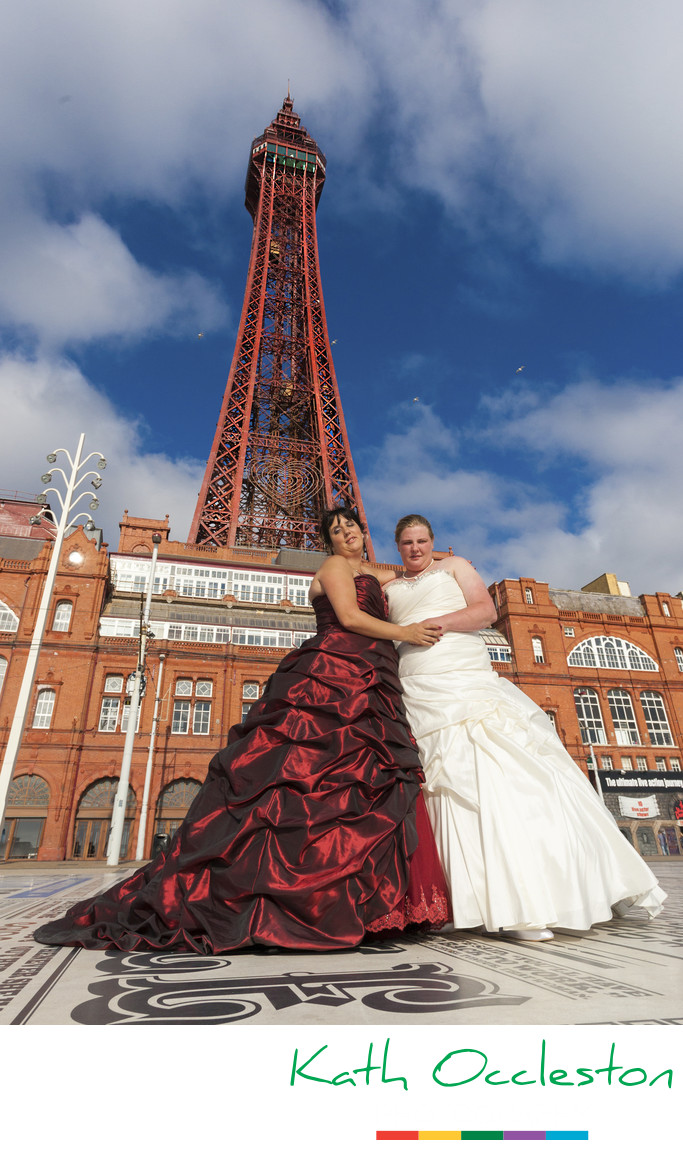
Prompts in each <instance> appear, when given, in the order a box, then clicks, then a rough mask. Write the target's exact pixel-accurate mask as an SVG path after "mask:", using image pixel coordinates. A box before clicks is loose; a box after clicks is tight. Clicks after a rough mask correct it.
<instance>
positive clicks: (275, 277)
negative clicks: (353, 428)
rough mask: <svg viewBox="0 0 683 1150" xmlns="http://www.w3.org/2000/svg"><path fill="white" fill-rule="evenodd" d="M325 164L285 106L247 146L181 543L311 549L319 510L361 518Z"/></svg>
mask: <svg viewBox="0 0 683 1150" xmlns="http://www.w3.org/2000/svg"><path fill="white" fill-rule="evenodd" d="M325 163H326V161H325V156H324V155H323V153H322V152H321V150H320V148H319V147H318V145H317V144H316V142H315V140H314V139H313V138H312V137H311V136H310V135H309V134H308V132H307V131H306V129H305V128H304V127H302V126H301V121H300V118H299V116H297V115H296V114H295V113H294V111H293V103H292V100H291V99H290V97H289V95H288V96H287V98H286V99H285V100H284V102H283V105H282V108H281V110H280V111H279V112H278V114H277V115H276V117H275V119H274V120H273V122H272V123H271V124H270V125H269V127H267V128H266V130H265V131H264V132H263V134H262V135H261V136H257V138H256V139H255V140H254V141H253V143H252V146H251V156H250V159H249V167H248V171H247V180H246V199H245V203H246V207H247V209H248V211H249V213H250V214H251V216H252V218H253V220H254V234H253V239H252V246H251V255H250V259H249V270H248V274H247V286H246V290H245V294H244V304H243V307H242V316H241V319H240V326H239V331H238V334H237V341H236V345H235V352H234V356H233V360H232V365H231V367H230V374H229V376H228V383H227V387H226V390H225V396H224V399H223V406H222V408H221V412H220V416H219V419H218V426H217V429H216V435H215V438H214V442H213V446H212V449H211V454H210V456H209V460H208V463H207V467H206V472H205V476H204V482H203V484H202V489H201V491H200V493H199V498H198V501H197V507H196V511H195V515H194V519H193V522H192V527H191V529H190V535H189V539H188V542H190V543H195V544H199V545H205V546H216V547H220V546H226V545H227V546H246V547H249V546H250V547H264V548H271V549H273V548H274V549H278V548H282V547H288V548H296V549H298V550H309V549H312V550H318V549H319V548H320V539H319V535H318V522H319V518H320V514H321V512H322V510H323V509H324V508H325V507H329V506H332V505H334V504H337V503H346V504H349V505H351V506H352V507H355V508H356V509H357V510H358V512H359V513H360V515H361V518H364V513H363V507H362V504H361V498H360V492H359V490H358V480H357V478H356V473H355V470H354V467H353V461H352V459H351V452H350V449H349V443H348V437H347V434H346V427H345V424H344V415H343V412H342V406H341V400H340V397H339V389H338V387H337V380H336V377H335V372H334V365H333V363H332V352H331V348H330V339H329V335H328V331H327V321H326V318H325V308H324V304H323V294H322V286H321V280H320V263H319V258H318V242H317V233H316V208H317V205H318V201H319V199H320V194H321V192H322V189H323V184H324V182H325ZM367 546H368V553H369V556H370V558H373V555H372V544H371V543H370V541H369V540H368V545H367Z"/></svg>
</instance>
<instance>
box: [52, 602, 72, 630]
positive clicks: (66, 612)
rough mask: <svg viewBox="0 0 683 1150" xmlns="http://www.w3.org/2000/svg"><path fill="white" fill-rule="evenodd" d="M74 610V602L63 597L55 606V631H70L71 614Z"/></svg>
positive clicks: (53, 628)
mask: <svg viewBox="0 0 683 1150" xmlns="http://www.w3.org/2000/svg"><path fill="white" fill-rule="evenodd" d="M72 612H73V603H71V602H70V601H69V600H68V599H61V600H60V601H59V603H58V604H57V606H56V607H55V615H54V619H53V620H52V630H53V631H68V630H69V624H70V623H71V614H72Z"/></svg>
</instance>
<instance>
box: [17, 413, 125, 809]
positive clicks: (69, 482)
mask: <svg viewBox="0 0 683 1150" xmlns="http://www.w3.org/2000/svg"><path fill="white" fill-rule="evenodd" d="M84 443H85V433H84V434H83V435H81V437H80V439H79V441H78V447H77V448H76V453H75V455H74V457H73V459H72V458H71V455H70V454H69V452H68V451H67V450H66V448H65V447H58V448H57V449H56V450H55V451H51V452H50V454H49V455H48V457H47V461H48V463H49V464H55V463H56V462H57V456H58V455H59V454H60V452H61V453H63V454H64V455H65V456H66V460H67V463H68V468H70V469H71V470H70V471H69V470H68V468H67V470H66V471H65V470H64V469H63V468H61V467H54V466H53V467H52V468H51V470H50V471H47V472H46V473H45V475H43V476H42V477H41V478H42V481H43V483H51V482H52V479H53V476H54V474H59V475H60V476H61V477H62V479H63V481H64V483H65V485H66V491H65V493H64V495H62V492H61V491H60V490H59V489H58V488H57V487H47V488H46V489H45V490H44V491H43V493H42V494H41V495H39V496H38V497H37V502H38V503H47V496H48V492H52V493H54V495H56V497H57V500H58V501H59V505H60V507H61V514H60V516H59V521H56V520H55V517H54V514H53V512H52V511H51V510H50V509H45V510H44V511H43V512H41V513H40V515H32V516H31V519H30V520H29V522H30V523H31V524H32V525H34V526H35V525H37V524H39V523H42V522H45V521H46V516H47V515H50V516H51V518H52V522H53V524H54V526H55V527H56V529H57V530H56V534H55V537H54V543H53V545H52V556H51V559H50V565H49V567H48V571H47V576H46V578H45V586H44V587H43V594H42V596H41V600H40V606H39V607H38V613H37V615H36V623H35V627H34V629H33V636H32V638H31V645H30V647H29V651H28V657H27V659H26V666H25V668H24V675H23V678H22V681H21V687H20V689H19V698H18V699H17V705H16V707H15V709H14V718H13V720H12V726H11V729H10V733H9V739H8V740H7V747H6V749H5V755H4V758H3V760H2V768H0V827H1V826H2V824H3V821H4V817H5V807H6V805H7V793H8V791H9V786H10V783H11V782H12V775H13V774H14V768H15V766H16V761H17V757H18V754H19V748H20V747H21V740H22V737H23V734H24V727H25V725H26V715H27V713H28V708H29V703H30V701H31V693H32V690H33V683H34V681H35V677H36V669H37V666H38V657H39V655H40V650H41V647H42V643H43V636H44V634H45V628H46V625H47V619H48V613H49V610H50V600H51V598H52V592H53V590H54V585H55V579H56V576H57V568H58V567H59V560H60V556H61V551H62V543H63V542H64V536H65V535H66V532H67V531H68V530H69V529H70V528H71V527H74V526H75V525H76V523H77V522H78V520H79V519H81V518H84V519H87V524H86V527H87V529H88V530H94V528H95V524H94V523H93V521H92V516H91V515H90V514H89V513H88V512H87V511H78V512H77V513H76V514H75V515H74V514H72V513H73V512H74V510H75V508H76V506H77V505H78V504H79V503H80V502H81V500H83V499H89V500H90V503H89V504H88V506H89V508H90V511H96V510H97V508H98V507H99V505H100V504H99V500H98V499H97V496H96V495H93V494H92V492H90V491H81V492H80V493H79V492H78V488H79V487H80V486H81V484H82V483H84V482H85V480H86V479H88V478H89V477H90V476H93V479H92V480H91V486H92V487H94V488H95V491H97V490H98V489H99V488H100V487H101V486H102V477H101V476H100V475H99V474H98V472H100V471H104V469H105V467H106V466H107V461H106V459H105V458H104V456H103V455H102V454H101V452H99V451H91V452H90V455H87V456H86V457H85V459H83V458H82V456H83V444H84ZM95 458H96V459H97V464H96V466H97V469H98V470H97V471H83V468H84V467H86V466H87V464H88V462H89V461H90V460H91V459H95Z"/></svg>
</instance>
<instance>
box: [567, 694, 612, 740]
mask: <svg viewBox="0 0 683 1150" xmlns="http://www.w3.org/2000/svg"><path fill="white" fill-rule="evenodd" d="M574 705H575V706H576V714H577V717H578V720H579V727H580V729H581V739H582V741H583V742H584V743H606V742H607V737H606V735H605V727H604V724H603V721H602V711H601V710H600V701H599V699H598V696H597V692H595V691H594V690H593V688H592V687H577V688H576V690H575V691H574Z"/></svg>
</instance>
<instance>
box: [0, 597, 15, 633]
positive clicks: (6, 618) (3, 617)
mask: <svg viewBox="0 0 683 1150" xmlns="http://www.w3.org/2000/svg"><path fill="white" fill-rule="evenodd" d="M18 629H19V616H18V615H15V614H14V611H13V610H12V609H11V607H8V606H7V604H6V603H3V601H2V599H0V631H9V632H11V633H14V632H15V631H18Z"/></svg>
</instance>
